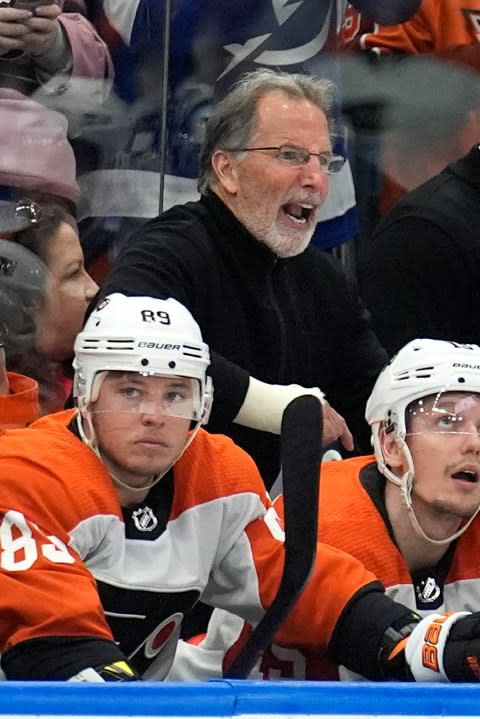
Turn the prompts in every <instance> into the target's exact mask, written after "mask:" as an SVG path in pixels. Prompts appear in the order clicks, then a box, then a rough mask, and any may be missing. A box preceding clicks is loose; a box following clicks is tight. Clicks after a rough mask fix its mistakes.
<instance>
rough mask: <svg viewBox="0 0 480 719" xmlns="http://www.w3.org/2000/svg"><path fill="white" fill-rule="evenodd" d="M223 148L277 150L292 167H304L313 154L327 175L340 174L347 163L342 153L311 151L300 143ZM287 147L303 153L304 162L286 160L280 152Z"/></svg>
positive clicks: (240, 150)
mask: <svg viewBox="0 0 480 719" xmlns="http://www.w3.org/2000/svg"><path fill="white" fill-rule="evenodd" d="M223 149H224V150H225V152H255V151H258V150H267V151H268V150H276V151H277V153H278V154H277V156H276V157H277V159H279V160H280V162H283V163H285V164H286V165H290V166H292V167H304V166H305V165H306V164H307V163H308V162H309V161H310V158H311V157H312V156H313V157H318V161H319V164H320V168H321V169H322V170H323V172H325V174H327V175H336V174H338V173H339V172H340V170H341V169H342V167H343V166H344V164H345V157H343V156H342V155H336V154H335V153H333V152H310V150H307V149H306V148H304V147H298V145H288V144H285V145H278V146H273V147H225V148H223ZM285 149H288V150H295V151H296V152H300V153H302V154H303V156H304V160H303V162H302V161H300V162H291V161H289V160H286V159H285V158H282V157H280V153H281V152H282V150H285ZM321 158H324V159H326V160H327V161H328V162H329V164H328V165H327V167H324V166H323V165H322V162H321ZM340 161H341V165H340V166H339V168H338V170H331V169H330V164H331V163H333V162H340Z"/></svg>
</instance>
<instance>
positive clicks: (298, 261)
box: [101, 193, 387, 487]
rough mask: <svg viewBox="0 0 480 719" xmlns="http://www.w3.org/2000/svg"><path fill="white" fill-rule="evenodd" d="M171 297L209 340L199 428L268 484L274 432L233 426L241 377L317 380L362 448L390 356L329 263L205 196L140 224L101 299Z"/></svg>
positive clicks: (308, 383)
mask: <svg viewBox="0 0 480 719" xmlns="http://www.w3.org/2000/svg"><path fill="white" fill-rule="evenodd" d="M111 292H123V293H124V294H127V295H150V296H154V297H169V296H171V297H175V298H176V299H177V300H178V301H179V302H181V303H182V304H184V305H185V306H186V307H188V309H189V310H190V311H191V313H192V314H193V316H194V317H195V319H196V320H197V322H198V323H199V325H200V328H201V330H202V335H203V338H204V341H205V342H207V344H208V345H209V346H210V351H211V353H212V365H211V367H210V374H211V376H212V378H213V384H214V403H213V411H212V414H211V418H210V421H209V424H208V427H207V429H208V430H209V431H211V432H220V433H223V434H227V435H229V436H230V437H232V438H233V439H234V440H235V441H236V442H237V443H238V444H239V445H240V446H242V447H243V448H244V449H245V450H246V451H248V452H249V453H250V454H251V455H252V457H253V458H254V459H255V461H256V463H257V465H258V467H259V469H260V471H261V473H262V476H263V478H264V481H265V483H266V485H267V487H270V486H271V484H272V483H273V481H274V479H275V477H276V475H277V473H278V470H279V465H280V460H279V438H278V437H277V436H275V435H273V434H270V433H268V432H260V431H257V430H253V429H250V428H247V427H242V426H240V425H238V424H234V423H233V419H234V418H235V416H236V415H237V413H238V411H239V409H240V407H241V406H242V403H243V400H244V398H245V394H246V392H247V389H248V383H249V377H250V375H252V376H253V377H255V378H257V379H259V380H262V381H264V382H269V383H275V384H290V383H297V384H300V385H303V386H304V387H312V386H318V387H320V389H321V390H322V391H323V392H325V394H326V397H327V399H328V400H329V402H330V404H331V405H332V406H333V407H334V408H335V409H336V410H337V411H338V412H340V414H342V415H343V416H344V417H345V419H346V421H347V423H348V425H349V427H350V429H351V431H352V432H353V434H354V435H355V437H356V439H357V441H358V442H359V444H360V447H362V448H363V449H365V450H368V448H369V436H370V432H369V429H368V427H367V425H366V423H365V421H364V418H363V415H364V410H365V404H366V401H367V398H368V395H369V393H370V391H371V389H372V386H373V383H374V381H375V379H376V377H377V375H378V373H379V371H380V370H381V369H382V367H383V366H384V364H385V362H386V360H387V356H386V353H385V351H384V349H383V348H382V347H381V345H380V344H379V342H378V340H377V338H376V337H375V335H374V334H373V332H372V330H371V328H370V319H369V315H368V313H367V312H366V310H365V308H364V306H363V304H362V302H361V300H360V298H359V296H358V294H357V291H356V288H355V287H354V286H353V284H352V283H351V282H350V281H349V280H348V279H347V277H346V276H345V274H344V272H343V269H342V267H341V265H340V263H339V262H338V261H337V260H336V258H334V257H332V256H331V255H329V254H327V253H325V252H323V251H321V250H319V249H318V248H316V247H313V246H309V247H308V248H307V249H306V250H305V251H304V252H303V253H301V254H300V255H298V256H296V257H291V258H284V259H282V258H279V257H277V256H276V255H275V254H274V253H273V252H272V251H271V250H270V249H269V248H268V247H266V246H265V245H263V244H262V243H260V242H259V241H258V240H256V239H255V238H254V237H253V236H252V235H251V234H250V232H249V231H248V230H247V229H246V227H245V226H244V225H243V224H242V223H241V222H240V221H239V220H238V219H237V218H236V217H235V216H234V215H233V214H232V212H231V211H230V210H229V209H228V208H227V207H226V206H225V205H224V203H223V202H222V201H221V200H220V199H219V198H218V197H217V196H216V195H214V194H212V193H209V194H207V195H205V196H203V197H202V198H201V199H200V200H198V201H197V202H189V203H187V204H184V205H178V206H175V207H172V208H171V209H170V210H167V211H166V212H164V213H163V214H162V215H160V216H159V217H157V218H155V219H152V220H150V221H148V222H147V223H146V224H145V225H143V226H142V227H141V228H140V229H139V230H137V231H136V233H135V234H134V235H133V236H132V237H131V238H129V239H128V240H127V241H125V242H124V244H123V245H122V247H121V250H120V253H119V255H118V257H117V259H116V261H115V265H114V267H113V270H112V272H111V274H110V275H109V277H107V280H106V282H105V284H104V286H103V287H102V290H101V295H102V296H105V295H106V294H109V293H111Z"/></svg>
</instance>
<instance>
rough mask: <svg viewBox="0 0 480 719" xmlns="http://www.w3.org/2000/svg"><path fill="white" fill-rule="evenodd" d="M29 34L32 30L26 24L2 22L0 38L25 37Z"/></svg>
mask: <svg viewBox="0 0 480 719" xmlns="http://www.w3.org/2000/svg"><path fill="white" fill-rule="evenodd" d="M27 19H28V18H27ZM28 32H30V30H29V29H28V27H27V26H26V24H25V22H2V21H1V20H0V38H2V39H3V38H16V37H23V36H24V35H26V34H27V33H28Z"/></svg>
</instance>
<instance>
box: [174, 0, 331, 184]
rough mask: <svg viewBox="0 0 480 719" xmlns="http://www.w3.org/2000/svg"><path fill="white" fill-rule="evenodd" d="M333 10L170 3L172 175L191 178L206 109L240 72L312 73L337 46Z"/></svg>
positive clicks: (208, 0) (314, 0)
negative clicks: (260, 69)
mask: <svg viewBox="0 0 480 719" xmlns="http://www.w3.org/2000/svg"><path fill="white" fill-rule="evenodd" d="M337 4H338V3H336V2H331V0H324V1H323V2H322V1H320V2H319V0H263V1H262V0H243V1H242V0H241V1H240V2H235V3H219V2H218V0H195V2H193V0H179V1H177V2H174V12H173V16H172V32H171V46H170V47H171V50H170V72H169V76H170V85H171V110H172V111H171V113H170V116H169V125H170V131H169V145H170V149H171V150H173V153H174V154H173V156H172V158H171V159H172V161H173V164H174V165H175V166H176V167H175V169H176V173H178V172H179V174H181V175H183V176H186V177H195V176H196V174H197V164H196V158H197V151H198V145H199V143H200V141H201V136H202V132H201V126H202V123H204V122H205V121H206V119H207V118H208V114H209V110H210V108H211V107H212V104H213V103H214V102H216V101H217V100H218V99H220V97H222V96H223V95H224V94H225V93H226V92H227V91H228V89H229V87H230V86H231V85H232V83H234V82H235V81H236V80H238V78H239V77H240V76H241V75H243V74H244V73H245V72H249V71H251V70H254V69H257V68H260V67H269V68H275V69H282V70H287V71H291V72H315V67H316V61H317V60H318V56H319V55H324V54H325V53H327V52H329V51H332V52H333V51H334V50H335V47H336V38H337V31H338V29H339V28H338V27H337V17H338V15H337V10H338V9H337ZM341 4H342V6H344V5H345V3H344V2H342V3H341ZM331 79H335V78H331ZM172 141H173V143H174V144H175V145H176V146H175V147H172ZM190 163H192V164H190ZM172 169H173V168H172Z"/></svg>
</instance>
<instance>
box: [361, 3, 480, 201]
mask: <svg viewBox="0 0 480 719" xmlns="http://www.w3.org/2000/svg"><path fill="white" fill-rule="evenodd" d="M479 17H480V1H479V0H466V1H465V2H464V0H422V2H421V4H420V7H419V9H418V11H417V12H416V13H415V14H414V15H413V16H412V17H411V18H409V19H408V20H406V21H405V22H403V23H401V24H396V25H389V26H386V27H378V26H377V28H376V29H375V31H374V32H371V33H366V34H364V35H362V36H361V38H360V46H361V47H362V48H363V49H364V50H367V51H369V52H370V53H374V54H376V55H378V56H380V61H379V66H380V67H379V68H378V69H379V70H381V69H382V68H381V66H382V64H386V65H387V69H388V68H389V67H390V68H392V67H394V65H395V64H397V65H398V70H397V72H398V77H397V78H395V76H394V73H393V72H392V73H391V81H392V85H397V83H398V82H400V83H401V82H402V80H401V78H402V76H405V75H406V74H407V73H409V75H408V77H409V78H410V81H409V82H408V90H407V87H406V86H405V89H406V90H407V92H406V93H405V110H403V111H402V108H401V107H400V108H399V113H398V115H399V116H398V117H396V118H395V120H394V122H393V123H392V126H391V127H387V128H386V133H385V135H384V136H383V137H382V138H381V167H380V170H381V173H382V175H383V177H382V184H383V186H382V189H381V194H380V202H379V214H380V215H383V214H385V213H386V212H388V211H389V210H390V209H391V208H392V207H393V206H394V205H395V204H396V203H397V202H398V201H399V200H400V199H401V197H403V196H404V195H405V194H406V193H407V192H409V191H410V190H413V189H414V188H415V187H418V185H420V184H422V183H423V182H425V181H426V180H428V179H430V177H433V176H434V175H435V174H437V173H438V172H440V170H442V169H443V168H444V167H445V166H446V165H447V164H448V163H450V162H454V161H455V160H457V159H459V158H460V157H462V155H464V154H465V153H466V152H467V151H468V150H469V149H470V147H471V146H472V144H473V143H474V142H475V141H476V140H477V139H478V137H479V131H480V101H479V91H478V85H479V76H478V74H477V73H478V71H479V70H480V44H479V30H480V22H479ZM412 56H422V58H423V61H424V62H423V63H422V61H421V60H420V59H419V60H418V61H417V62H416V63H415V64H413V65H411V64H409V58H411V57H412ZM402 58H404V59H403V60H402ZM433 59H435V60H437V61H438V63H437V64H438V67H437V68H436V75H434V74H432V71H431V68H432V67H433V69H435V65H432V60H433ZM442 65H443V67H442ZM459 67H460V68H463V69H464V70H465V73H464V74H462V73H461V72H460V71H459ZM467 69H468V70H470V72H467ZM441 70H443V74H442V72H441ZM415 75H416V77H417V81H416V79H415ZM423 75H425V79H424V78H423ZM379 81H381V74H380V75H379ZM394 92H395V88H394V87H393V88H392V94H394ZM402 115H404V116H403V117H402Z"/></svg>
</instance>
